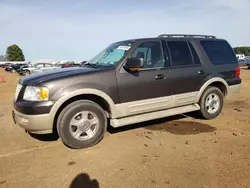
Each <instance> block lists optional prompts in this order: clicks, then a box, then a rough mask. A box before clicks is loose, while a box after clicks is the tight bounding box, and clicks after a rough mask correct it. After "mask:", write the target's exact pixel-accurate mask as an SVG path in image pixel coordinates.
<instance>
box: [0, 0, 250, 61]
mask: <svg viewBox="0 0 250 188" xmlns="http://www.w3.org/2000/svg"><path fill="white" fill-rule="evenodd" d="M249 16H250V0H237V1H235V0H154V1H152V0H126V1H120V0H98V1H97V0H72V1H70V0H40V1H39V0H36V1H33V0H0V55H3V54H5V52H6V48H7V47H8V46H9V45H12V44H17V45H19V47H20V48H21V49H22V50H23V53H24V55H25V58H26V60H37V59H55V60H80V61H81V60H88V59H89V58H91V57H92V56H94V55H95V54H97V53H98V52H99V51H101V50H102V49H103V48H105V47H106V46H108V45H109V44H110V43H113V42H116V41H120V40H126V39H132V38H140V37H156V36H158V35H159V34H162V33H168V34H172V33H174V34H177V33H180V34H183V33H185V34H209V35H215V36H217V37H218V38H224V39H226V40H228V41H229V43H230V44H231V45H232V46H233V47H234V46H250V24H249V23H250V21H249Z"/></svg>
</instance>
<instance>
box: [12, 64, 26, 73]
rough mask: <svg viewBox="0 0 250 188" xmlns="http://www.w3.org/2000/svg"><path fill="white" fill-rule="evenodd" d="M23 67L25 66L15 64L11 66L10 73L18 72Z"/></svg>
mask: <svg viewBox="0 0 250 188" xmlns="http://www.w3.org/2000/svg"><path fill="white" fill-rule="evenodd" d="M24 65H27V64H26V63H16V64H13V65H12V66H11V72H18V71H19V70H20V68H21V67H22V66H24Z"/></svg>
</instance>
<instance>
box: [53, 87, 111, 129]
mask: <svg viewBox="0 0 250 188" xmlns="http://www.w3.org/2000/svg"><path fill="white" fill-rule="evenodd" d="M82 99H85V100H91V101H93V102H96V103H97V104H99V105H100V106H101V107H102V108H103V109H104V111H105V112H106V115H107V117H111V116H113V115H114V114H115V104H114V102H113V100H112V99H111V98H110V97H109V96H108V95H107V94H106V93H104V92H103V91H100V90H97V89H80V90H76V91H73V92H71V93H69V94H67V95H65V96H63V97H62V98H60V99H59V100H58V101H57V102H56V103H55V104H54V105H53V107H52V109H51V111H50V124H51V125H53V129H55V128H56V123H57V118H58V116H59V114H60V112H61V111H62V110H63V109H64V107H66V106H67V105H68V104H70V103H72V102H74V101H76V100H82Z"/></svg>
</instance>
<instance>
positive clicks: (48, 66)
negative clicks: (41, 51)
mask: <svg viewBox="0 0 250 188" xmlns="http://www.w3.org/2000/svg"><path fill="white" fill-rule="evenodd" d="M59 68H61V67H60V66H56V65H54V64H52V63H36V64H31V65H30V66H29V67H27V68H22V70H21V72H22V74H23V75H26V76H27V75H31V74H34V73H38V72H45V71H51V70H55V69H59Z"/></svg>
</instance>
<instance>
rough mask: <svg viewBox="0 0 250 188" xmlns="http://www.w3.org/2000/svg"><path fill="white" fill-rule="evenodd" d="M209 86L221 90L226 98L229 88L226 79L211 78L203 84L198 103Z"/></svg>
mask: <svg viewBox="0 0 250 188" xmlns="http://www.w3.org/2000/svg"><path fill="white" fill-rule="evenodd" d="M209 86H214V87H217V88H219V89H220V90H221V92H222V93H223V95H224V96H226V95H227V93H228V88H229V86H228V84H227V82H226V81H225V80H224V79H222V78H220V77H215V78H211V79H209V80H208V81H207V82H205V84H203V86H202V87H201V89H200V91H199V94H198V96H197V99H196V102H199V101H200V98H201V96H202V94H203V93H204V91H205V90H206V89H207V87H209Z"/></svg>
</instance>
